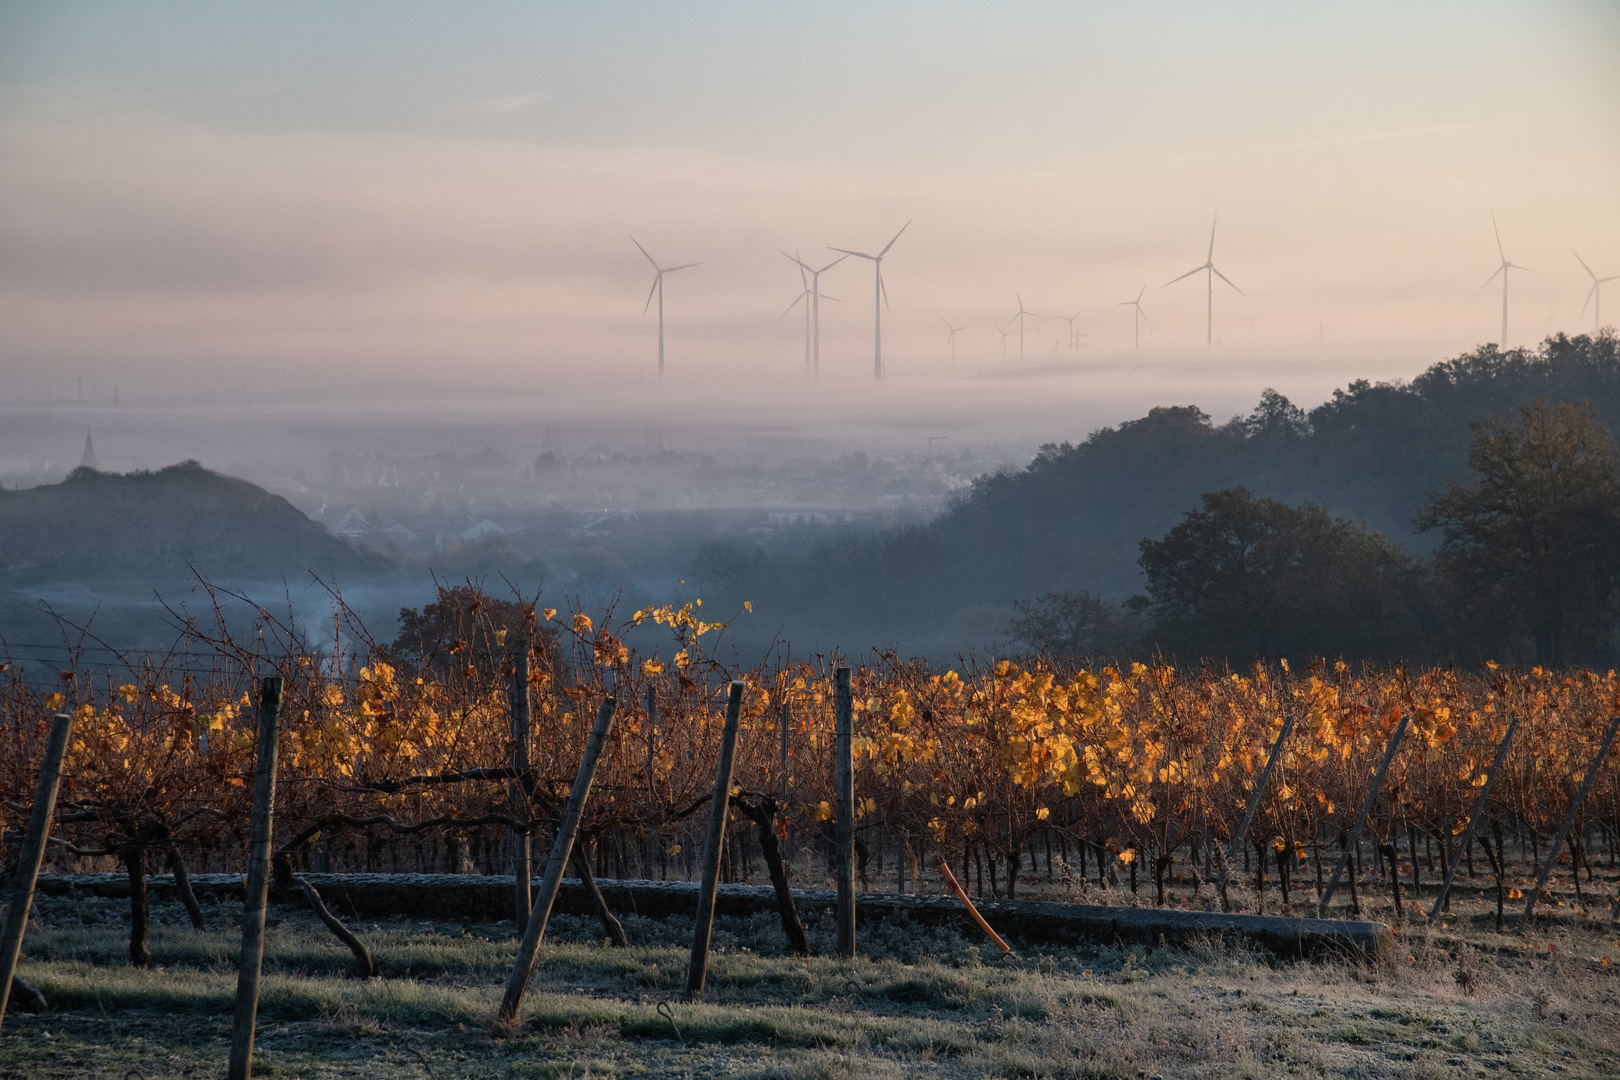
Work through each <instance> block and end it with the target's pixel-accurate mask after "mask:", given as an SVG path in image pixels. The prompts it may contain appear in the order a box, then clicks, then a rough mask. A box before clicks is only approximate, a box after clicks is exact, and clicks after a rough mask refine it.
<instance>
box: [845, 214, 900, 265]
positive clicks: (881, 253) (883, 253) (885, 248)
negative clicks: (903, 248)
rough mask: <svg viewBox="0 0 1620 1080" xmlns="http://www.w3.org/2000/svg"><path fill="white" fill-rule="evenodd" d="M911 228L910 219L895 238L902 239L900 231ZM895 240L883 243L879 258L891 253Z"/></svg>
mask: <svg viewBox="0 0 1620 1080" xmlns="http://www.w3.org/2000/svg"><path fill="white" fill-rule="evenodd" d="M909 228H911V222H909V221H908V222H906V223H905V224H904V225H902V226H900V232H897V233H895V234H894V240H898V239H900V233H903V232H905V231H906V230H907V229H909ZM894 240H890V241H889V242H888V243H887V244H884V245H883V250H882V251H880V252H878V254H877V257H878V258H880V259H881V258H883V256H885V255H887V254H888V253H889V249H890V248H892V247H894ZM833 250H834V251H836V250H837V248H834V249H833Z"/></svg>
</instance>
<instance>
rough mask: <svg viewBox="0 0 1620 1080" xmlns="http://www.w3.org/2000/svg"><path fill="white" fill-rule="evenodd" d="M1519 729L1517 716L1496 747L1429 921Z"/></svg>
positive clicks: (1446, 890)
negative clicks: (1493, 759)
mask: <svg viewBox="0 0 1620 1080" xmlns="http://www.w3.org/2000/svg"><path fill="white" fill-rule="evenodd" d="M1518 730H1519V718H1518V717H1517V716H1515V717H1514V718H1513V722H1512V723H1511V724H1509V725H1508V729H1507V734H1506V735H1504V736H1502V745H1500V746H1498V747H1497V748H1496V760H1495V761H1493V762H1491V771H1490V772H1489V773H1488V774H1487V775H1486V777H1485V786H1484V787H1483V788H1481V789H1480V792H1479V798H1477V799H1475V800H1474V809H1473V812H1471V813H1470V814H1469V815H1468V824H1467V825H1465V826H1464V827H1463V834H1462V838H1461V841H1460V842H1459V843H1458V844H1457V846H1456V848H1455V849H1454V850H1453V851H1452V853H1451V862H1450V863H1448V864H1447V866H1446V877H1445V880H1444V881H1442V882H1441V883H1440V895H1439V896H1436V897H1435V898H1434V907H1432V908H1430V909H1429V921H1430V922H1434V920H1435V919H1436V918H1437V917H1438V916H1439V914H1440V908H1441V906H1442V905H1443V904H1445V902H1446V894H1447V893H1449V892H1451V879H1452V878H1453V877H1455V876H1456V874H1457V864H1458V863H1459V862H1461V861H1462V857H1463V851H1464V849H1466V848H1467V847H1468V845H1469V844H1471V843H1473V842H1474V826H1475V825H1476V824H1477V823H1478V822H1479V815H1481V814H1483V813H1484V812H1485V800H1487V799H1489V798H1490V797H1491V788H1493V787H1495V786H1496V778H1497V777H1498V776H1500V775H1502V762H1504V761H1506V760H1507V755H1508V747H1509V746H1511V745H1512V744H1513V733H1514V732H1515V731H1518ZM1412 865H1413V866H1416V865H1417V846H1416V845H1413V848H1412Z"/></svg>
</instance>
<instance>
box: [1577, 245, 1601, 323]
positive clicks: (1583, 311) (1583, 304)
mask: <svg viewBox="0 0 1620 1080" xmlns="http://www.w3.org/2000/svg"><path fill="white" fill-rule="evenodd" d="M1576 257H1577V258H1579V256H1576ZM1597 289H1598V283H1597V282H1595V281H1594V282H1592V287H1591V288H1590V289H1587V290H1586V299H1585V300H1583V301H1581V313H1580V315H1577V316H1575V317H1576V318H1577V319H1579V318H1582V317H1583V316H1585V314H1586V309H1587V308H1588V307H1590V306H1591V305H1592V294H1593V293H1595V292H1597Z"/></svg>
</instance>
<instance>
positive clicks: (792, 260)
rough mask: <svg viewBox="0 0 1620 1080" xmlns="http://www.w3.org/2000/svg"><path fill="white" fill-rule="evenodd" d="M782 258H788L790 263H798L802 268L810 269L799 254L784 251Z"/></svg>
mask: <svg viewBox="0 0 1620 1080" xmlns="http://www.w3.org/2000/svg"><path fill="white" fill-rule="evenodd" d="M778 250H781V249H780V248H779V249H778ZM782 258H784V259H786V260H787V261H788V262H790V263H796V264H797V265H798V267H799V269H800V270H808V269H810V267H808V266H806V265H805V262H804V260H803V259H801V258H799V257H798V256H797V255H789V254H788V253H787V252H785V251H783V252H782Z"/></svg>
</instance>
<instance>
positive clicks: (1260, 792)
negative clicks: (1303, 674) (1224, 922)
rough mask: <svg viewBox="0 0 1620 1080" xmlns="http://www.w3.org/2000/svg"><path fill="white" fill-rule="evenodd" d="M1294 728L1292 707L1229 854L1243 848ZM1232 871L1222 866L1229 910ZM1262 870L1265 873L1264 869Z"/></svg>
mask: <svg viewBox="0 0 1620 1080" xmlns="http://www.w3.org/2000/svg"><path fill="white" fill-rule="evenodd" d="M1292 730H1294V713H1293V710H1292V709H1290V710H1289V712H1288V715H1287V716H1285V717H1283V726H1282V730H1281V731H1279V732H1278V733H1277V741H1276V742H1274V743H1272V744H1271V754H1270V755H1269V756H1268V757H1267V758H1266V767H1265V768H1264V769H1262V770H1260V779H1259V780H1257V781H1255V784H1254V790H1253V791H1252V792H1250V793H1249V808H1248V809H1247V810H1245V811H1244V812H1243V823H1242V824H1241V825H1239V826H1238V831H1237V832H1236V833H1235V834H1234V835H1233V837H1232V843H1231V844H1230V845H1228V847H1227V849H1226V850H1227V852H1228V854H1230V853H1231V852H1233V851H1241V850H1242V849H1243V841H1244V840H1245V839H1246V838H1247V837H1248V835H1249V825H1250V823H1251V822H1253V821H1254V814H1255V811H1256V810H1259V809H1260V799H1261V797H1263V796H1264V795H1265V793H1266V784H1268V783H1270V781H1271V772H1272V770H1273V769H1275V768H1276V767H1277V759H1278V758H1280V757H1281V756H1282V748H1283V743H1285V742H1287V741H1288V733H1289V732H1290V731H1292ZM1230 872H1231V867H1230V866H1229V865H1225V864H1223V865H1222V866H1221V880H1220V893H1221V907H1222V908H1223V909H1225V910H1227V911H1231V910H1232V904H1231V901H1229V900H1227V898H1226V877H1227V875H1228V874H1229V873H1230ZM1261 872H1262V873H1264V870H1263V869H1262V871H1261Z"/></svg>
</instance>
